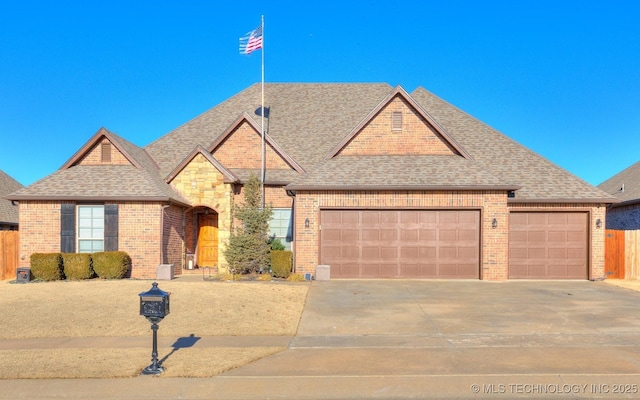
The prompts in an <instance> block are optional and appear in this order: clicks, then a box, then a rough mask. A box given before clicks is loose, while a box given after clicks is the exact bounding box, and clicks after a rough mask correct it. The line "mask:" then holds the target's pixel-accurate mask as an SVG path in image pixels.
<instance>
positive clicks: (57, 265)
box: [31, 253, 64, 281]
mask: <svg viewBox="0 0 640 400" xmlns="http://www.w3.org/2000/svg"><path fill="white" fill-rule="evenodd" d="M31 273H32V274H33V276H34V278H36V279H40V280H43V281H57V280H60V279H64V271H63V268H62V255H61V254H60V253H33V254H31Z"/></svg>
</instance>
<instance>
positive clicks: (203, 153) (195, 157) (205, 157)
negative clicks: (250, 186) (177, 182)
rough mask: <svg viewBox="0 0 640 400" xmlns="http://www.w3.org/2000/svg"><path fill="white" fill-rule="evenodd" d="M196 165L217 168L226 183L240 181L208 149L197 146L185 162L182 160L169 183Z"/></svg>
mask: <svg viewBox="0 0 640 400" xmlns="http://www.w3.org/2000/svg"><path fill="white" fill-rule="evenodd" d="M194 163H204V164H206V165H208V166H210V167H213V168H215V169H216V170H217V172H218V173H219V174H220V175H221V178H222V181H223V182H224V183H236V182H239V181H240V179H238V177H237V176H235V175H234V174H233V172H231V171H229V170H228V169H226V168H225V167H224V166H223V165H222V164H221V163H220V162H219V161H218V160H216V159H215V158H214V157H213V156H212V155H211V153H209V151H208V150H207V149H205V148H204V147H202V146H197V147H196V148H195V149H193V151H192V152H191V153H190V154H189V155H188V156H187V157H185V158H184V160H182V162H181V163H180V164H178V166H176V168H175V169H174V170H173V171H172V172H171V173H170V174H169V176H167V178H166V181H167V183H171V182H172V181H173V180H174V179H175V178H176V177H177V176H178V175H179V174H180V173H182V171H184V169H185V168H186V167H187V166H189V165H193V164H194ZM204 175H206V174H204Z"/></svg>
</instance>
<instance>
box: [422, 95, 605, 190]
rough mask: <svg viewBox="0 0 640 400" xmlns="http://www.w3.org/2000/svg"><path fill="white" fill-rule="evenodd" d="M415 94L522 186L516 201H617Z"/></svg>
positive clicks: (499, 172) (478, 154)
mask: <svg viewBox="0 0 640 400" xmlns="http://www.w3.org/2000/svg"><path fill="white" fill-rule="evenodd" d="M411 96H412V97H413V98H414V99H416V101H417V102H418V103H419V104H421V105H422V107H424V109H425V110H426V111H427V112H429V113H430V114H431V115H432V116H433V117H434V118H435V119H436V120H437V121H438V122H439V123H440V124H441V125H442V126H443V127H444V129H446V130H447V132H449V134H450V135H451V136H453V137H454V138H455V139H456V140H457V141H458V142H459V143H460V144H461V145H462V146H463V147H464V148H465V150H467V151H468V152H469V153H470V155H471V156H472V157H473V159H474V160H476V161H477V162H478V163H480V164H481V165H482V167H483V168H484V169H486V170H487V171H489V172H491V174H493V175H495V176H498V177H500V178H501V179H503V180H504V181H506V182H511V183H514V184H517V185H520V186H522V188H521V189H520V190H518V191H517V192H516V197H515V198H514V199H510V200H511V201H516V202H527V201H536V202H539V201H544V202H556V201H557V202H602V203H611V202H616V199H615V198H613V197H612V196H610V195H609V194H608V193H605V192H603V191H602V190H600V189H598V188H596V187H594V186H592V185H590V184H589V183H587V182H585V181H583V180H582V179H580V178H578V177H576V176H575V175H573V174H571V173H570V172H568V171H566V170H564V169H562V168H560V167H559V166H557V165H555V164H554V163H552V162H551V161H549V160H547V159H546V158H544V157H542V156H540V155H539V154H536V153H534V152H533V151H531V150H529V149H528V148H526V147H524V146H523V145H521V144H519V143H517V142H515V141H514V140H513V139H511V138H509V137H507V136H505V135H503V134H502V133H500V132H498V131H497V130H495V129H493V128H491V127H490V126H488V125H487V124H485V123H483V122H481V121H479V120H478V119H476V118H474V117H472V116H470V115H468V114H466V113H465V112H463V111H461V110H459V109H458V108H456V107H454V106H453V105H451V104H449V103H447V102H445V101H444V100H442V99H440V98H439V97H437V96H435V95H434V94H432V93H430V92H428V91H427V90H425V89H423V88H418V89H416V90H415V91H414V92H413V93H412V94H411Z"/></svg>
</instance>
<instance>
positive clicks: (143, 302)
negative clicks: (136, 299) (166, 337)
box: [139, 282, 169, 322]
mask: <svg viewBox="0 0 640 400" xmlns="http://www.w3.org/2000/svg"><path fill="white" fill-rule="evenodd" d="M151 286H152V287H151V289H149V291H147V292H142V293H140V294H139V296H140V315H142V316H144V317H146V318H147V319H148V320H149V321H152V322H154V320H155V322H158V321H160V320H161V319H163V318H164V317H165V316H166V315H167V314H169V293H167V292H165V291H164V290H160V289H159V288H158V283H157V282H153V284H152V285H151Z"/></svg>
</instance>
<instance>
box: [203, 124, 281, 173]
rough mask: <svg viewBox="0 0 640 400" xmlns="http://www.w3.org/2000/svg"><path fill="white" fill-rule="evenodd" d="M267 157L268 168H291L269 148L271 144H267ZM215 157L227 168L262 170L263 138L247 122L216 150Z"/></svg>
mask: <svg viewBox="0 0 640 400" xmlns="http://www.w3.org/2000/svg"><path fill="white" fill-rule="evenodd" d="M265 155H266V160H265V164H266V166H267V168H270V169H289V168H290V167H289V166H288V165H287V163H285V162H284V160H283V159H282V157H280V155H279V154H278V153H276V152H275V150H274V149H273V147H271V146H269V143H266V148H265ZM213 157H214V158H215V159H216V160H218V161H220V163H221V164H222V165H224V166H225V168H246V169H260V168H262V136H261V135H260V133H259V132H256V131H255V130H254V129H253V127H251V125H249V124H248V123H246V122H245V123H243V124H241V125H240V126H239V127H238V129H237V130H236V131H235V132H233V133H232V134H231V135H229V137H228V138H227V139H226V140H225V141H224V142H223V143H222V144H220V145H219V146H218V148H216V149H214V151H213Z"/></svg>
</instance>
